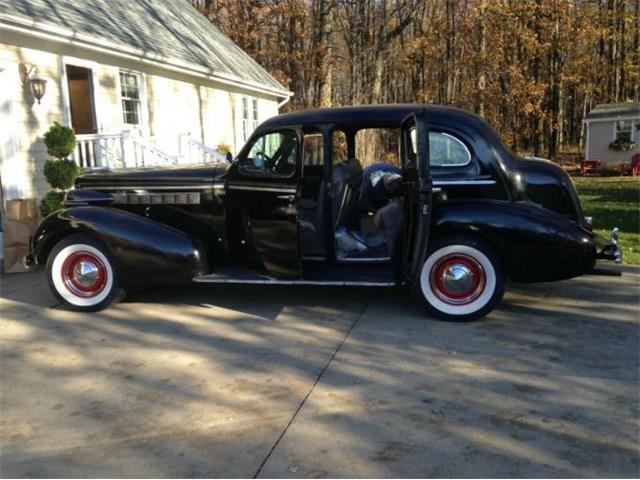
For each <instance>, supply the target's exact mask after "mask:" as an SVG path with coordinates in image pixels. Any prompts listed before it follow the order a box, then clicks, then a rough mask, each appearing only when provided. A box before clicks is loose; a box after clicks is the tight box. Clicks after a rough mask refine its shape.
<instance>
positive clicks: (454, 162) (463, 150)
mask: <svg viewBox="0 0 640 480" xmlns="http://www.w3.org/2000/svg"><path fill="white" fill-rule="evenodd" d="M429 157H430V164H431V166H432V167H463V166H465V165H468V164H469V163H470V162H471V152H469V149H468V148H467V146H466V145H465V144H464V143H462V141H461V140H458V139H457V138H456V137H454V136H453V135H449V134H448V133H444V132H429Z"/></svg>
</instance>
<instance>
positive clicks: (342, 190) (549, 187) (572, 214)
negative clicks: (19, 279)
mask: <svg viewBox="0 0 640 480" xmlns="http://www.w3.org/2000/svg"><path fill="white" fill-rule="evenodd" d="M371 131H384V132H386V134H385V135H386V137H385V138H386V143H387V144H388V145H391V146H394V147H395V157H394V158H391V159H390V160H389V158H385V159H384V161H383V162H381V161H380V160H383V159H380V158H359V159H357V154H360V155H367V151H373V150H372V149H370V148H369V147H371V145H370V143H371V142H374V140H375V139H378V140H375V141H378V142H379V138H380V135H378V136H375V135H374V136H371V135H366V134H365V133H366V132H371ZM391 155H392V156H393V152H391ZM381 163H382V164H386V165H388V168H386V167H381V166H380V164H381ZM363 164H364V165H371V164H374V166H373V168H369V167H367V168H364V169H363ZM378 167H380V168H378ZM376 179H377V182H376ZM365 183H366V185H365ZM365 187H366V188H365ZM371 192H374V193H376V192H377V193H376V195H377V196H378V198H377V201H373V200H372V198H365V197H366V196H367V195H369V196H370V195H371ZM380 193H382V198H383V200H382V202H380V201H379V200H380V195H379V194H380ZM385 195H386V198H385ZM65 206H66V208H65V209H63V210H60V211H58V212H56V213H53V214H52V215H50V216H49V217H47V218H45V219H44V220H43V221H42V223H41V224H40V226H39V227H38V229H37V231H36V232H35V234H34V236H33V238H32V245H31V254H30V255H29V257H28V261H29V262H30V263H32V264H38V265H46V270H47V274H48V280H49V284H50V286H51V290H52V291H53V293H54V295H55V296H56V297H57V298H58V299H59V300H60V301H61V302H63V303H64V304H65V305H66V306H67V307H69V308H72V309H76V310H97V309H101V308H104V307H106V306H107V305H109V304H110V303H112V302H113V301H114V299H116V298H119V297H120V296H121V295H120V294H119V292H121V290H122V289H126V288H129V287H134V286H151V285H163V284H164V285H176V284H184V283H189V282H204V283H255V284H267V285H273V284H287V285H293V284H302V285H345V286H346V285H360V286H367V287H379V286H393V285H404V286H406V287H407V289H408V290H410V291H412V292H414V293H415V294H416V295H417V297H418V298H419V299H420V300H421V301H422V302H423V303H424V306H425V307H426V310H427V312H429V313H430V314H431V315H433V316H435V317H438V318H443V319H448V320H472V319H476V318H479V317H481V316H483V315H485V314H487V313H488V312H489V311H490V310H491V309H492V308H493V307H494V306H495V305H496V303H497V302H499V301H500V299H501V297H502V295H503V292H504V286H505V281H506V280H507V279H510V280H512V281H515V282H536V281H550V280H560V279H566V278H570V277H574V276H577V275H581V274H583V273H585V272H587V271H589V270H591V269H592V268H593V266H594V262H595V260H596V257H597V252H596V243H595V237H594V235H593V234H592V232H591V230H590V226H589V225H588V224H587V223H586V222H585V220H584V218H583V215H582V211H581V208H580V202H579V200H578V196H577V194H576V190H575V188H574V186H573V184H572V182H571V180H570V178H569V177H568V175H567V174H566V173H565V172H564V171H563V170H561V169H560V168H559V167H557V166H556V165H554V164H552V163H550V162H545V161H528V160H524V159H520V158H517V157H516V156H514V154H512V153H511V152H510V151H509V150H508V149H507V148H506V147H505V146H504V144H503V142H502V141H501V140H500V138H499V136H498V135H497V134H496V133H495V132H494V130H493V129H492V128H491V127H489V125H488V124H487V123H486V122H485V121H484V120H483V119H481V118H480V117H478V116H476V115H473V114H470V113H468V112H465V111H462V110H458V109H453V108H445V107H436V106H427V107H425V106H420V105H380V106H360V107H342V108H332V109H318V110H310V111H304V112H299V113H290V114H285V115H280V116H277V117H274V118H271V119H269V120H267V121H266V122H264V123H263V124H262V125H260V126H259V127H258V128H257V129H256V131H255V132H254V133H253V135H252V136H251V138H249V140H248V141H247V143H246V145H245V146H244V148H243V149H242V150H241V152H240V153H239V155H238V156H237V158H236V159H235V160H234V161H233V162H232V163H230V164H216V165H207V166H187V167H175V168H161V169H126V170H118V171H116V170H113V171H102V172H93V173H87V174H84V175H82V176H80V177H79V178H78V179H77V181H76V189H75V190H72V191H70V192H69V193H68V194H67V197H66V201H65Z"/></svg>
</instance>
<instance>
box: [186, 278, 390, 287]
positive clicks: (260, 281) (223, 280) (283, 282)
mask: <svg viewBox="0 0 640 480" xmlns="http://www.w3.org/2000/svg"><path fill="white" fill-rule="evenodd" d="M207 277H209V276H208V275H202V276H200V277H194V278H193V281H194V282H196V283H225V284H251V285H321V286H340V287H342V286H353V287H393V286H394V285H396V283H395V282H359V281H352V282H351V281H348V280H315V281H314V280H279V279H277V278H271V279H255V280H234V279H232V278H219V277H217V276H216V277H214V278H207Z"/></svg>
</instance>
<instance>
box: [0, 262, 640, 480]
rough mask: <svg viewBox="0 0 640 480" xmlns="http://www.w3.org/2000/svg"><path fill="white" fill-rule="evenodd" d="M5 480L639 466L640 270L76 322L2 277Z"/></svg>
mask: <svg viewBox="0 0 640 480" xmlns="http://www.w3.org/2000/svg"><path fill="white" fill-rule="evenodd" d="M1 281H2V293H1V298H0V309H1V310H0V315H1V319H0V348H1V354H2V356H1V364H0V388H1V390H0V474H1V475H2V476H4V477H77V476H82V477H123V476H126V477H153V476H157V477H252V476H258V477H308V478H321V477H435V476H438V477H509V476H518V477H637V476H638V475H640V456H639V455H640V452H639V446H638V445H639V443H638V441H639V438H640V424H639V420H640V412H639V408H640V406H639V405H640V393H639V392H640V390H639V381H638V380H639V354H640V352H639V349H640V347H639V346H640V338H639V321H640V319H639V315H640V313H639V312H640V305H639V298H640V269H638V268H627V269H626V270H625V274H624V276H623V277H621V278H615V277H595V276H585V277H582V278H579V279H574V280H570V281H565V282H560V283H555V284H539V285H529V286H525V287H522V286H514V285H512V286H510V288H509V290H508V293H507V295H506V296H505V299H504V301H503V303H502V305H501V307H500V308H499V309H498V310H496V311H495V312H494V313H493V314H491V315H490V316H489V317H488V318H486V319H484V320H482V321H479V322H476V323H472V324H459V325H458V324H448V323H442V322H437V321H433V320H429V319H425V318H424V316H423V315H422V312H421V311H420V309H419V308H418V307H417V306H416V305H415V304H414V303H413V302H412V301H411V300H410V298H409V297H408V295H407V294H406V293H405V292H403V291H402V290H400V289H389V290H381V289H352V288H312V287H297V288H292V287H248V286H240V287H238V286H197V287H194V288H189V289H185V290H183V291H181V292H176V291H160V292H155V293H152V294H151V293H147V294H137V295H132V296H130V297H129V298H128V299H127V301H125V302H123V303H121V304H119V305H117V306H116V307H114V308H112V309H110V310H107V311H104V312H100V313H95V314H78V313H72V312H68V311H65V310H61V309H59V308H57V307H56V305H55V300H54V299H53V297H52V296H51V295H50V294H49V292H48V290H47V288H46V282H45V279H44V276H43V275H42V273H29V274H19V275H9V276H4V277H2V278H1Z"/></svg>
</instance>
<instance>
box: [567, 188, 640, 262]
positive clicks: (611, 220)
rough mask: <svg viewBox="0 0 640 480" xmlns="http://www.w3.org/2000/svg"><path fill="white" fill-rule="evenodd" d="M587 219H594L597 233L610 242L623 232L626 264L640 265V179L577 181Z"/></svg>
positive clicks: (623, 252)
mask: <svg viewBox="0 0 640 480" xmlns="http://www.w3.org/2000/svg"><path fill="white" fill-rule="evenodd" d="M573 181H574V182H575V184H576V188H577V189H578V193H579V194H580V201H581V203H582V210H583V213H584V215H585V216H591V217H593V226H594V231H595V232H596V233H598V234H600V235H602V236H604V237H605V238H609V235H610V234H611V229H612V228H613V227H618V228H620V237H619V240H620V242H619V245H620V248H621V249H622V260H623V262H624V263H630V264H633V265H640V178H639V177H573Z"/></svg>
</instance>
